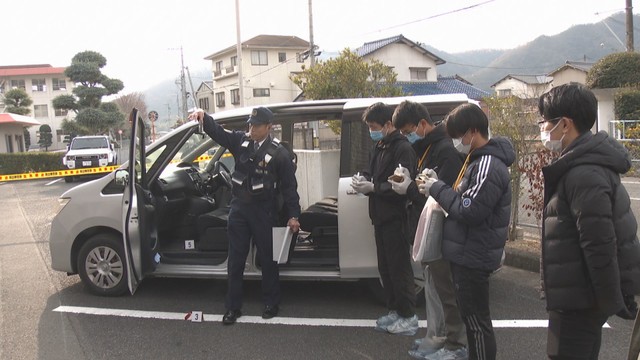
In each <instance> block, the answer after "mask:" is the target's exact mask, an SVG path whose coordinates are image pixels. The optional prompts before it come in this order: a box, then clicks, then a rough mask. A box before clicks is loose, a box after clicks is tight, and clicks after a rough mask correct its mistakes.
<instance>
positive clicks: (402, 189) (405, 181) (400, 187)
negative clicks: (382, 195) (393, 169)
mask: <svg viewBox="0 0 640 360" xmlns="http://www.w3.org/2000/svg"><path fill="white" fill-rule="evenodd" d="M403 169H404V168H403ZM404 170H406V171H407V172H406V173H404V172H403V173H402V181H401V182H395V181H393V180H387V181H388V182H389V184H391V190H393V191H395V192H396V193H397V194H399V195H405V194H406V193H407V188H408V187H409V184H411V178H410V176H411V174H409V170H407V169H404Z"/></svg>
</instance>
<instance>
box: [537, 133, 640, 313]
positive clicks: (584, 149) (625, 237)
mask: <svg viewBox="0 0 640 360" xmlns="http://www.w3.org/2000/svg"><path fill="white" fill-rule="evenodd" d="M630 167H631V158H630V156H629V153H628V152H627V150H626V149H625V148H624V147H623V146H622V145H620V144H619V143H618V142H617V141H615V140H613V139H612V138H610V137H609V136H608V135H607V134H606V133H605V132H600V133H598V134H596V135H593V134H592V133H591V132H586V133H585V134H582V135H580V137H578V138H577V139H576V140H574V142H573V143H572V144H571V145H570V146H569V147H568V148H567V149H565V150H564V151H563V153H562V155H561V156H560V157H559V158H558V159H557V160H556V161H555V162H553V163H552V164H551V165H549V166H547V167H545V168H544V169H543V174H544V183H545V185H544V190H545V191H544V203H545V209H544V223H543V238H542V267H543V279H544V287H545V293H546V301H547V309H548V310H580V309H593V308H597V309H598V310H599V311H600V312H603V313H605V314H607V315H612V314H615V313H617V312H618V311H619V310H621V309H623V307H624V302H623V294H625V295H634V294H638V293H640V243H638V238H637V236H636V231H637V227H638V226H637V223H636V218H635V216H634V215H633V213H632V211H631V203H630V200H629V194H628V193H627V191H626V189H625V188H624V186H622V185H621V183H620V174H624V173H625V172H627V171H628V170H629V168H630Z"/></svg>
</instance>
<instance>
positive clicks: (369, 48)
mask: <svg viewBox="0 0 640 360" xmlns="http://www.w3.org/2000/svg"><path fill="white" fill-rule="evenodd" d="M395 43H403V44H406V45H408V46H410V47H412V48H415V49H416V50H418V51H420V52H421V53H422V54H423V55H427V56H429V57H431V58H432V59H433V60H434V61H435V62H436V65H442V64H444V63H445V62H446V61H444V60H443V59H441V58H440V57H438V56H436V55H435V54H433V53H432V52H430V51H429V50H427V49H425V48H424V47H422V45H420V44H418V43H416V42H413V41H411V40H409V39H407V38H406V37H404V36H402V34H400V35H396V36H392V37H390V38H386V39H381V40H376V41H371V42H368V43H364V45H362V46H360V47H359V48H357V49H356V50H355V53H356V54H357V55H358V56H360V57H362V56H366V55H369V54H371V53H373V52H376V51H378V50H380V49H382V48H383V47H385V46H387V45H389V44H395Z"/></svg>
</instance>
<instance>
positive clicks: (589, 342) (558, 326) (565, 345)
mask: <svg viewBox="0 0 640 360" xmlns="http://www.w3.org/2000/svg"><path fill="white" fill-rule="evenodd" d="M607 318H608V316H606V315H604V314H601V313H599V312H597V311H594V310H581V311H549V328H548V331H547V355H548V356H549V359H554V360H564V359H566V360H569V359H571V360H574V359H575V360H578V359H582V360H592V359H593V360H595V359H598V354H599V353H600V343H601V341H602V326H603V325H604V323H605V322H606V321H607Z"/></svg>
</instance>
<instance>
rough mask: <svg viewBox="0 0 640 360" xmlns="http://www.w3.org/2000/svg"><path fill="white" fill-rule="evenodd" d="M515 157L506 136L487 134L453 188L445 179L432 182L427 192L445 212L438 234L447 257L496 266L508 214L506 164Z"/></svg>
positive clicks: (469, 264)
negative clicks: (485, 142) (441, 230)
mask: <svg viewBox="0 0 640 360" xmlns="http://www.w3.org/2000/svg"><path fill="white" fill-rule="evenodd" d="M515 156H516V155H515V152H514V150H513V146H512V145H511V142H510V141H509V140H508V139H506V138H502V137H497V138H493V139H490V140H489V142H488V143H487V144H485V145H484V146H483V147H481V148H479V149H476V150H474V151H473V152H472V153H471V154H470V157H469V164H468V166H467V170H466V171H465V173H464V177H463V179H462V181H461V183H460V184H459V185H458V188H457V189H455V190H454V189H452V188H451V187H450V186H449V185H447V184H445V183H444V182H443V181H437V182H436V183H435V184H433V186H431V189H430V190H429V192H430V194H431V196H433V197H434V199H436V201H437V202H438V204H440V206H442V208H443V209H444V210H445V211H446V212H447V213H449V216H448V217H447V218H446V219H445V221H444V232H443V238H442V256H443V257H444V258H445V259H447V260H449V261H451V262H453V263H456V264H458V265H462V266H466V267H468V268H472V269H479V270H484V271H494V270H496V269H497V268H498V267H499V266H500V260H501V259H502V252H503V250H504V244H505V242H506V241H507V232H508V228H509V218H510V216H511V183H510V177H509V169H508V166H509V165H511V163H513V160H515Z"/></svg>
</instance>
